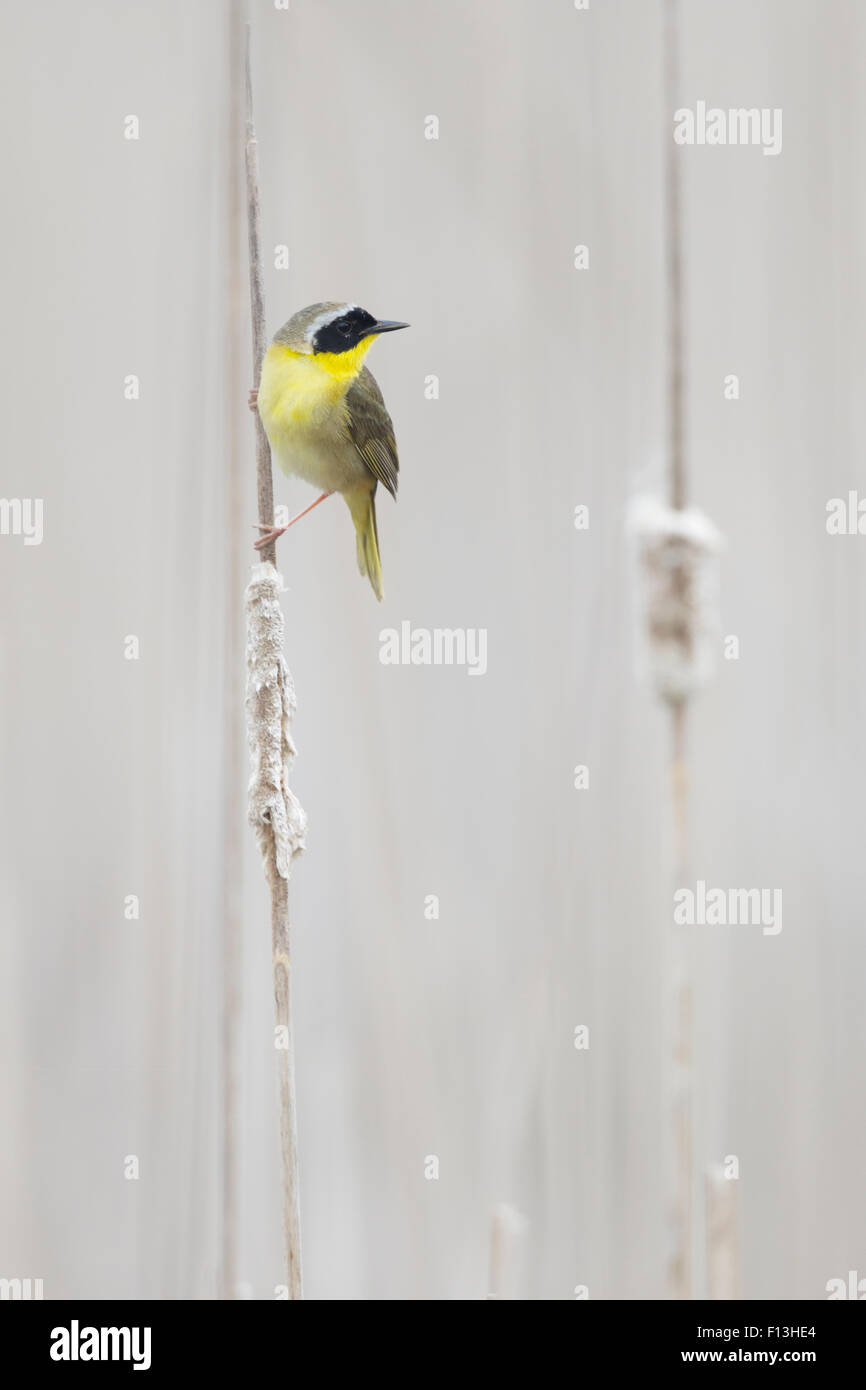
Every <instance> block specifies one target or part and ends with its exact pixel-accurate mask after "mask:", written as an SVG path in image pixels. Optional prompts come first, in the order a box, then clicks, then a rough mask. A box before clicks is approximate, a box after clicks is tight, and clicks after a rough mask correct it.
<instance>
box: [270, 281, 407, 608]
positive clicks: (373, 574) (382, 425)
mask: <svg viewBox="0 0 866 1390" xmlns="http://www.w3.org/2000/svg"><path fill="white" fill-rule="evenodd" d="M408 327H409V325H408V324H407V323H395V322H392V321H391V320H390V319H375V318H374V317H373V315H372V314H368V313H367V310H366V309H359V308H358V306H357V304H311V305H310V306H309V307H308V308H306V309H301V310H300V311H299V312H298V313H297V314H295V315H294V317H293V318H290V319H289V321H288V323H285V324H283V327H282V328H281V329H280V331H279V332H278V333H276V334H275V335H274V339H273V342H272V343H271V346H270V347H269V348H268V351H267V353H266V354H265V360H264V362H263V364H262V375H261V381H260V382H259V386H258V390H257V391H251V392H250V408H251V409H256V407H257V408H258V412H259V415H260V416H261V419H262V424H263V425H264V427H265V433H266V434H267V436H268V439H269V440H270V444H271V449H272V450H273V453H274V456H275V457H276V460H277V462H278V464H279V465H280V467H281V468H282V470H283V472H284V473H286V474H289V475H292V474H294V476H295V477H298V478H304V479H305V480H306V482H308V483H313V484H314V485H315V486H316V487H318V488H321V489H322V494H321V496H320V497H317V498H316V500H315V502H312V503H311V504H310V506H309V507H305V509H304V511H302V512H299V513H298V515H297V516H295V517H292V520H291V521H289V522H288V523H287V525H286V526H276V527H269V528H265V527H261V528H260V529H261V530H266V534H265V535H264V536H262V537H261V539H260V540H258V541H256V542H255V544H256V548H257V549H259V550H260V549H262V548H263V547H264V546H266V545H270V544H271V542H272V541H274V540H276V538H277V537H278V536H281V535H282V534H283V532H284V531H287V530H288V528H289V526H292V525H293V524H294V523H295V522H296V521H298V520H299V519H300V517H302V516H306V514H307V512H309V511H312V509H313V507H317V506H318V505H319V503H320V502H324V500H325V498H326V497H330V495H331V493H332V492H340V493H342V495H343V497H344V498H345V500H346V505H347V506H348V508H349V511H350V513H351V516H352V520H353V522H354V523H355V536H356V541H357V551H358V568H359V569H360V571H361V574H362V575H363V574H366V575H367V577H368V578H369V580H370V583H371V585H372V586H373V592H374V594H375V595H376V597H377V598H378V599H381V598H382V596H383V592H384V591H383V589H382V567H381V564H380V561H379V538H378V534H377V531H376V488H377V486H378V485H379V483H382V484H383V485H384V486H385V487H386V488H387V489H388V491H389V492H390V493H391V495H392V496H393V497H396V495H397V470H398V468H399V464H398V462H397V444H396V441H395V439H394V426H393V425H392V423H391V417H390V415H389V414H388V411H387V410H386V409H385V402H384V400H383V399H382V392H381V391H380V390H379V387H378V385H377V384H376V379H375V377H374V376H373V374H372V373H371V372H370V371H369V370H368V368H367V367H365V366H364V358H365V357H366V355H367V353H368V352H369V350H370V348H371V346H372V344H373V342H374V340H375V339H376V338H377V337H378V336H379V334H380V333H391V332H393V330H394V329H395V328H408Z"/></svg>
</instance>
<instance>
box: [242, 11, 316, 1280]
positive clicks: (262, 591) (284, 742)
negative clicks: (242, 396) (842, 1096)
mask: <svg viewBox="0 0 866 1390" xmlns="http://www.w3.org/2000/svg"><path fill="white" fill-rule="evenodd" d="M246 178H247V228H248V234H249V263H250V307H251V311H252V336H253V380H254V381H255V382H258V381H259V380H260V377H261V368H262V361H263V358H264V355H265V308H264V291H263V281H262V258H261V233H260V223H261V215H260V208H259V187H258V157H257V147H256V131H255V123H254V120H253V92H252V77H251V71H250V28H249V25H247V30H246ZM255 428H256V491H257V500H258V517H259V521H260V523H261V524H262V525H263V526H273V524H274V489H273V475H272V472H271V451H270V447H269V445H268V440H267V436H266V435H265V432H264V429H263V427H262V423H261V420H260V419H259V417H258V414H257V413H256V415H255ZM275 559H276V554H275V548H274V545H273V544H271V545H270V546H268V547H267V548H266V549H264V550H263V552H262V563H261V564H258V565H256V566H255V567H254V569H253V574H252V578H251V580H250V583H249V586H248V588H247V698H246V706H247V733H248V738H249V744H250V756H251V764H252V775H251V778H250V787H249V819H250V822H251V824H252V825H253V826H254V827H255V830H256V834H257V837H258V842H259V849H260V851H261V855H262V862H263V864H264V869H265V876H266V878H267V881H268V887H269V890H270V901H271V944H272V952H273V975H274V1011H275V1022H276V1028H275V1033H274V1044H275V1050H276V1055H277V1065H278V1082H279V1086H278V1094H279V1127H280V1154H281V1168H282V1207H283V1246H284V1251H285V1272H286V1287H287V1289H288V1296H289V1298H290V1299H299V1298H301V1297H302V1296H303V1295H302V1285H301V1217H300V1199H299V1186H298V1131H297V1113H296V1102H295V1065H294V1040H293V1035H292V1011H291V952H290V931H289V875H290V873H291V866H292V860H293V858H294V856H295V855H296V854H298V853H300V852H301V850H302V849H303V848H304V831H305V828H306V816H305V815H304V812H303V810H302V808H301V806H300V804H299V802H298V801H297V799H296V798H295V796H294V795H293V793H292V791H291V788H290V787H289V773H290V770H291V765H292V760H293V757H294V753H295V748H294V743H293V742H292V732H291V725H292V717H293V715H294V711H295V692H294V686H293V683H292V678H291V675H290V673H289V670H288V667H287V665H286V662H285V659H284V657H283V650H282V649H283V633H284V619H283V612H282V607H281V604H280V595H281V593H282V591H283V585H282V579H281V577H280V575H279V574H278V572H277V570H276V567H275Z"/></svg>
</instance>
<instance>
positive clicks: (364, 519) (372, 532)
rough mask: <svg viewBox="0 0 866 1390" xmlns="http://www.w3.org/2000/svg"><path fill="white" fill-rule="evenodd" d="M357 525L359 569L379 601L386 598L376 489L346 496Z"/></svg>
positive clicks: (358, 491)
mask: <svg viewBox="0 0 866 1390" xmlns="http://www.w3.org/2000/svg"><path fill="white" fill-rule="evenodd" d="M345 496H346V501H347V503H348V504H349V511H350V512H351V513H352V520H353V521H354V523H355V540H356V542H357V547H358V569H359V570H360V571H361V573H362V574H366V576H367V578H368V579H369V581H370V584H371V585H372V588H373V593H374V594H375V595H376V597H377V599H379V600H380V602H381V600H382V599H383V598H384V597H385V590H384V589H383V587H382V564H381V561H380V560H379V533H378V531H377V530H376V489H375V487H374V488H373V490H372V492H370V491H368V489H367V488H364V489H363V490H361V489H360V488H359V489H358V490H357V491H356V492H349V493H346V494H345Z"/></svg>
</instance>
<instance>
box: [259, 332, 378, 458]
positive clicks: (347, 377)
mask: <svg viewBox="0 0 866 1390" xmlns="http://www.w3.org/2000/svg"><path fill="white" fill-rule="evenodd" d="M371 342H372V339H367V340H366V341H365V342H362V343H359V344H358V346H357V347H355V348H352V349H351V350H350V351H349V352H317V353H309V352H293V351H292V349H291V348H287V347H283V346H282V344H278V343H275V344H273V345H272V346H271V347H270V348H269V349H268V351H267V353H266V354H265V360H264V362H263V364H262V379H261V382H260V383H259V414H260V415H261V417H262V422H263V424H264V426H265V430H266V432H267V434H268V437H269V439H270V440H271V443H272V444H275V443H276V441H277V440H278V439H279V438H280V437H281V436H282V437H285V436H291V435H293V434H295V433H301V434H303V433H306V432H307V431H309V430H311V429H313V430H314V429H316V428H317V427H319V426H321V425H323V424H325V423H326V421H327V420H328V419H329V417H331V416H332V415H333V412H334V411H335V410H337V409H339V407H340V405H341V404H342V401H343V398H344V396H345V395H346V392H347V391H348V389H349V387H350V386H351V385H352V382H353V381H354V380H355V378H356V377H357V375H358V373H359V372H360V370H361V367H362V366H363V362H364V358H365V357H366V355H367V352H368V350H369V348H370V344H371Z"/></svg>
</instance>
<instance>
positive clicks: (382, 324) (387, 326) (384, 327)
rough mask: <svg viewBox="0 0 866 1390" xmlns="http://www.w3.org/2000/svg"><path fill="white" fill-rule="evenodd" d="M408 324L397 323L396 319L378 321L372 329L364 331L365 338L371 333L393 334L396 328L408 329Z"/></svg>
mask: <svg viewBox="0 0 866 1390" xmlns="http://www.w3.org/2000/svg"><path fill="white" fill-rule="evenodd" d="M408 327H409V324H408V323H397V321H396V319H379V320H378V322H377V323H374V324H373V327H372V328H367V329H365V337H369V336H370V335H372V334H373V333H394V332H395V331H396V330H397V329H398V328H408Z"/></svg>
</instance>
